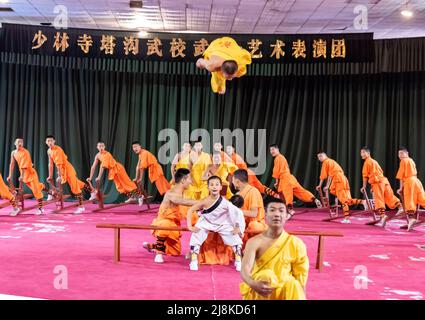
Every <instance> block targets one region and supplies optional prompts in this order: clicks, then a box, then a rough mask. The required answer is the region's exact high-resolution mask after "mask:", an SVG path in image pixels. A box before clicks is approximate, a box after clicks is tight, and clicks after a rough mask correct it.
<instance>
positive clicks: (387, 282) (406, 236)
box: [0, 206, 425, 299]
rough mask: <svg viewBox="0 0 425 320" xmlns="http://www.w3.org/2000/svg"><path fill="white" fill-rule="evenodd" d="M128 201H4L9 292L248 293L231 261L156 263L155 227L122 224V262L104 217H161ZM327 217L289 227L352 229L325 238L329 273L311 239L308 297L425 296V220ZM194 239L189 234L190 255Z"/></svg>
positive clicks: (74, 295) (3, 286)
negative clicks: (68, 204) (53, 208)
mask: <svg viewBox="0 0 425 320" xmlns="http://www.w3.org/2000/svg"><path fill="white" fill-rule="evenodd" d="M124 208H125V209H124ZM124 208H121V209H120V211H119V212H117V211H116V212H114V213H112V212H111V213H96V214H94V213H90V212H89V213H85V214H83V215H79V216H75V215H72V214H48V215H44V216H34V215H32V213H28V214H23V215H19V216H17V217H9V216H7V212H8V210H5V209H2V210H1V211H0V257H1V258H0V275H1V276H0V294H4V295H16V296H25V297H33V298H43V299H240V295H239V288H238V284H239V282H240V276H239V274H238V273H237V272H236V271H235V270H234V268H233V267H232V266H205V265H202V266H201V267H200V270H199V271H198V272H192V271H189V268H188V262H187V260H185V259H184V257H183V256H181V257H166V263H164V264H163V265H158V264H155V263H154V262H153V258H154V257H153V254H150V253H147V252H146V251H145V250H144V249H142V248H141V243H142V241H151V240H152V236H151V235H150V233H149V232H148V231H143V230H123V231H122V234H121V239H122V244H121V259H122V262H121V263H119V264H114V263H113V231H112V230H108V229H96V228H95V225H96V223H100V222H116V223H143V224H146V223H150V222H151V220H152V219H153V217H154V214H153V213H137V210H138V209H139V207H136V206H127V207H124ZM46 211H49V210H46ZM325 216H326V213H324V212H308V213H304V214H300V215H296V216H295V217H294V219H293V220H291V221H290V222H289V223H288V225H287V229H288V230H339V231H342V232H343V233H344V234H345V237H343V238H328V239H326V242H325V259H324V260H325V264H326V266H325V268H324V271H323V272H322V273H319V272H318V271H317V270H316V269H314V265H315V258H316V248H317V239H316V238H315V237H304V238H303V240H304V241H305V243H306V245H307V247H308V254H309V257H310V267H311V271H310V276H309V281H308V286H307V295H308V298H309V299H423V296H424V294H425V251H423V250H421V249H419V248H417V246H416V245H417V244H425V227H418V229H417V230H415V231H413V232H407V231H403V230H400V229H399V228H398V226H399V225H400V224H402V221H400V220H393V221H391V222H389V223H388V226H387V228H386V230H383V229H381V228H379V227H371V226H365V225H363V224H364V223H365V222H367V220H368V218H367V217H358V218H355V219H353V223H352V224H351V225H343V224H340V223H337V222H322V221H321V219H322V218H324V217H325ZM188 239H189V234H188V233H185V234H184V236H183V238H182V242H183V247H184V248H185V250H184V253H185V252H187V249H186V248H188ZM58 265H63V266H65V267H66V268H67V271H68V289H55V287H54V279H55V277H56V276H57V274H55V273H54V268H55V267H56V266H58ZM362 266H363V267H362ZM357 269H358V270H357ZM364 271H366V272H367V274H365V273H364ZM355 272H357V273H355ZM356 276H357V278H356ZM362 283H363V286H362V285H361V284H362ZM356 284H359V285H357V286H356ZM364 284H366V285H367V288H365V287H366V286H365V285H364ZM356 287H357V289H356Z"/></svg>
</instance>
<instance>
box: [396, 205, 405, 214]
mask: <svg viewBox="0 0 425 320" xmlns="http://www.w3.org/2000/svg"><path fill="white" fill-rule="evenodd" d="M403 213H404V209H403V207H400V208H398V210H397V213H396V214H395V215H396V216H401V215H402V214H403Z"/></svg>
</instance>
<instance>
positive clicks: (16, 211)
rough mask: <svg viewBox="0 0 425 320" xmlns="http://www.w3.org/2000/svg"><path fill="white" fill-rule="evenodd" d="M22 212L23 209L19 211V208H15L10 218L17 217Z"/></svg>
mask: <svg viewBox="0 0 425 320" xmlns="http://www.w3.org/2000/svg"><path fill="white" fill-rule="evenodd" d="M20 211H21V209H19V208H18V207H16V208H13V210H12V211H11V212H10V216H12V217H16V216H17V215H18V213H19V212H20Z"/></svg>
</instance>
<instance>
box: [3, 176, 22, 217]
mask: <svg viewBox="0 0 425 320" xmlns="http://www.w3.org/2000/svg"><path fill="white" fill-rule="evenodd" d="M0 199H6V200H9V203H10V205H11V206H12V208H13V210H12V211H11V212H10V215H11V216H13V217H14V216H16V215H17V214H18V213H19V211H20V209H19V208H18V206H17V205H16V198H15V196H14V195H13V193H12V192H10V190H9V188H8V187H7V185H6V184H5V183H4V181H3V177H2V175H1V173H0Z"/></svg>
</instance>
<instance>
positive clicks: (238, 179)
mask: <svg viewBox="0 0 425 320" xmlns="http://www.w3.org/2000/svg"><path fill="white" fill-rule="evenodd" d="M232 183H233V185H234V186H235V188H236V189H237V190H241V189H242V187H243V186H245V185H246V184H247V183H248V171H246V170H245V169H238V170H236V171H235V172H234V173H233V177H232Z"/></svg>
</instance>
